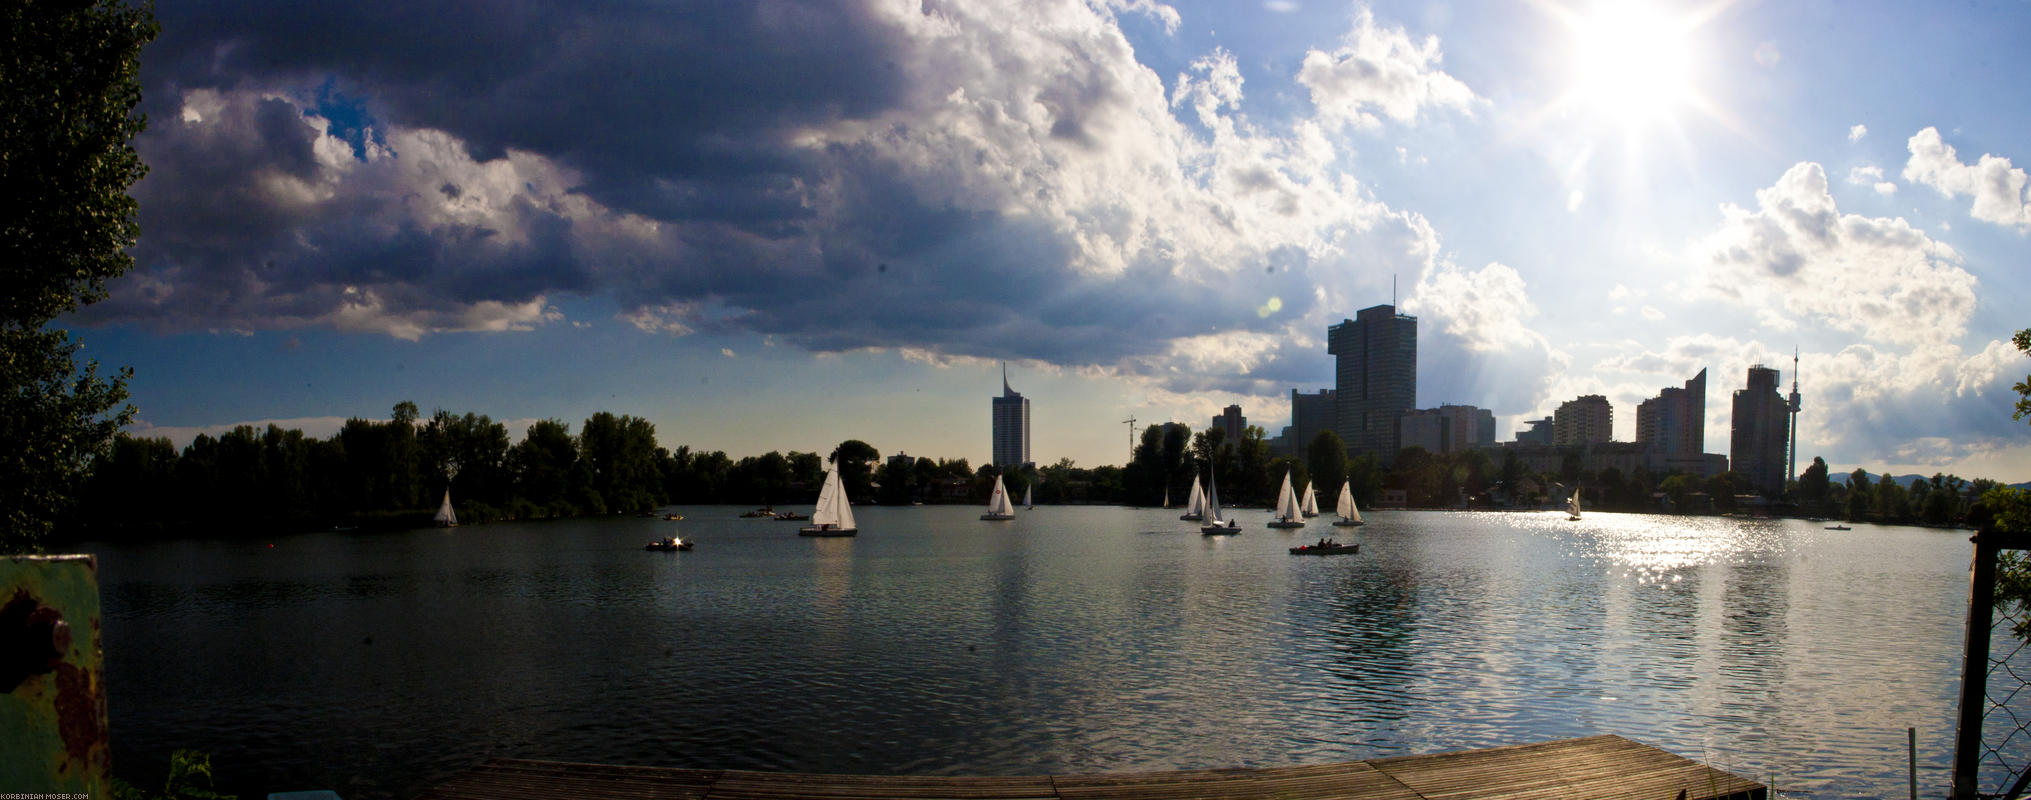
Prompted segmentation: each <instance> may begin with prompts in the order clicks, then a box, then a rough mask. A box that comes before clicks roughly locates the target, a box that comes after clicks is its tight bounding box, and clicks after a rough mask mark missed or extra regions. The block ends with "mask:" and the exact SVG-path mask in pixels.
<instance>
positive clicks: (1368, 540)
mask: <svg viewBox="0 0 2031 800" xmlns="http://www.w3.org/2000/svg"><path fill="white" fill-rule="evenodd" d="M683 511H684V512H685V513H686V514H687V515H688V516H689V519H687V520H686V521H684V522H681V523H672V522H663V521H660V520H647V519H614V520H598V521H566V522H549V523H516V524H499V525H484V526H471V527H465V528H459V529H455V530H451V531H436V530H429V531H413V532H405V533H389V534H357V533H354V534H336V533H334V534H311V535H302V536H291V537H284V538H277V539H274V540H272V545H273V546H272V547H271V546H270V544H271V542H270V541H267V540H264V541H259V542H238V541H234V542H222V541H180V542H169V543H162V544H149V545H105V546H94V547H92V548H89V549H91V550H93V551H95V552H97V553H98V554H99V555H100V559H101V561H100V564H101V567H100V579H101V582H102V592H103V597H104V605H105V612H104V615H105V621H104V643H105V651H106V660H107V664H108V686H109V705H110V716H111V721H112V726H113V747H114V759H115V760H114V765H115V770H116V772H118V773H120V774H123V775H129V776H130V777H141V778H144V779H147V778H148V776H150V775H156V776H159V771H160V770H161V769H162V766H161V764H162V763H163V762H164V761H165V760H166V758H167V755H168V753H169V751H170V750H173V749H176V748H182V747H190V748H196V749H200V750H205V751H209V752H211V753H212V754H214V757H215V765H216V768H217V770H218V772H220V773H221V774H223V775H224V776H226V778H227V779H228V780H229V781H231V782H232V783H233V784H235V786H234V788H237V789H242V790H245V791H249V792H252V791H280V790H287V789H301V788H331V789H336V790H338V791H339V792H340V793H341V794H343V795H344V796H345V797H347V798H349V800H353V799H355V798H366V797H411V796H414V795H415V794H417V793H418V792H421V791H422V790H423V789H424V788H427V787H428V786H430V785H433V784H435V783H437V782H441V781H443V780H445V779H447V778H449V777H451V776H452V775H453V774H455V773H456V772H458V771H459V770H462V769H465V768H467V767H470V766H472V765H474V764H476V763H478V762H479V761H480V760H482V759H484V758H487V757H490V756H507V757H520V758H541V759H556V760H567V761H595V762H605V763H623V764H642V765H658V766H672V767H697V768H721V767H724V768H738V769H761V770H795V771H807V772H856V773H888V774H925V775H953V774H1011V775H1012V774H1046V773H1058V772H1093V771H1116V770H1150V769H1169V768H1198V767H1220V766H1271V765H1286V764H1303V763H1318V762H1325V761H1337V760H1348V759H1364V758H1373V757H1379V756H1390V755H1402V754H1410V753H1425V752H1435V751H1441V750H1451V749H1460V748H1471V747H1485V746H1495V745H1505V744H1516V743H1522V742H1530V741H1540V740H1545V739H1554V738H1565V737H1573V736H1586V735H1592V734H1597V733H1617V734H1621V735H1623V736H1627V737H1629V738H1632V739H1636V740H1638V741H1642V742H1646V743H1649V744H1653V745H1656V746H1659V747H1663V748H1666V749H1668V750H1672V751H1674V752H1677V753H1679V754H1681V755H1685V756H1688V757H1691V758H1694V759H1700V760H1704V761H1708V762H1710V763H1713V764H1714V765H1716V766H1719V767H1722V768H1726V769H1730V770H1732V771H1735V772H1738V773H1741V774H1744V775H1747V776H1750V777H1752V778H1756V779H1759V780H1765V781H1768V782H1772V783H1774V784H1776V785H1777V786H1778V787H1779V788H1780V789H1781V790H1783V791H1784V793H1785V794H1786V795H1787V796H1796V797H1887V796H1892V795H1897V796H1901V795H1902V794H1903V793H1904V792H1905V788H1904V787H1905V769H1906V757H1905V747H1906V745H1905V728H1906V727H1915V728H1917V729H1918V744H1919V750H1918V756H1919V764H1920V777H1919V779H1920V782H1921V787H1938V788H1939V791H1933V792H1929V793H1930V794H1941V793H1943V792H1944V784H1945V782H1946V771H1945V767H1946V765H1947V764H1948V761H1949V757H1950V751H1951V743H1952V735H1953V713H1954V703H1955V699H1956V693H1957V691H1958V686H1959V672H1958V670H1959V652H1960V646H1961V626H1962V616H1963V613H1964V609H1963V604H1964V603H1965V602H1966V586H1967V564H1968V559H1969V555H1970V546H1969V544H1968V542H1967V534H1966V533H1965V532H1953V531H1933V530H1922V529H1912V528H1875V527H1870V526H1856V528H1855V530H1853V531H1843V532H1836V531H1825V530H1822V529H1821V527H1820V526H1818V525H1814V524H1810V523H1804V522H1749V521H1737V520H1722V519H1709V518H1674V517H1655V516H1640V515H1618V514H1590V515H1589V516H1588V518H1587V520H1586V521H1584V522H1578V523H1572V522H1567V521H1566V520H1565V516H1564V515H1563V514H1561V513H1552V512H1544V513H1518V514H1479V513H1427V512H1397V513H1390V512H1381V513H1376V514H1372V515H1371V517H1370V524H1369V525H1368V526H1367V527H1366V528H1363V529H1359V530H1360V533H1359V534H1358V536H1359V537H1360V539H1361V540H1362V542H1363V547H1362V550H1361V552H1360V554H1358V555H1354V556H1334V557H1321V558H1311V557H1306V558H1299V557H1293V556H1290V555H1289V554H1288V553H1287V552H1286V548H1288V547H1290V546H1291V545H1292V544H1295V543H1301V542H1306V541H1311V540H1313V539H1316V538H1318V537H1320V536H1325V535H1331V534H1333V533H1343V534H1344V530H1345V529H1334V528H1331V527H1329V526H1327V525H1325V524H1323V523H1322V522H1318V523H1315V524H1314V525H1312V526H1311V527H1309V528H1307V529H1305V530H1302V531H1298V532H1295V533H1285V532H1280V531H1271V530H1267V529H1264V528H1262V527H1260V526H1261V523H1262V522H1264V521H1266V517H1267V515H1259V514H1254V513H1247V512H1245V513H1243V514H1242V517H1243V519H1244V520H1246V521H1247V524H1249V525H1250V526H1251V527H1249V528H1248V529H1247V530H1246V533H1244V534H1243V535H1241V536H1237V537H1231V538H1228V537H1210V538H1209V537H1202V536H1199V535H1198V533H1197V530H1196V528H1195V527H1193V526H1192V525H1191V524H1189V523H1183V522H1179V521H1178V520H1177V519H1176V515H1175V514H1174V513H1171V512H1166V511H1162V510H1157V509H1148V510H1140V509H1124V508H1099V507H1091V508H1080V507H1043V508H1038V509H1036V510H1035V511H1030V512H1022V513H1020V514H1019V516H1018V518H1017V519H1016V520H1015V521H1013V522H1003V523H988V522H981V521H979V520H977V519H976V517H977V516H978V514H979V509H975V508H957V507H921V508H864V509H856V511H855V513H856V515H857V516H858V517H859V520H860V524H861V529H862V534H861V536H860V537H859V538H857V539H807V538H800V537H798V536H796V531H795V525H793V524H792V523H783V522H773V521H759V520H744V519H737V518H735V515H736V513H737V510H736V509H727V508H691V509H683ZM1258 517H1260V518H1258ZM673 530H677V531H681V532H682V533H683V534H684V535H685V536H687V537H690V538H693V539H695V540H697V541H698V548H697V549H696V550H695V551H692V552H688V553H652V552H645V551H643V550H642V549H641V544H642V543H643V542H645V541H647V540H649V539H650V538H652V537H656V536H663V535H668V534H669V533H671V532H672V531H673ZM1343 538H1345V537H1344V535H1343Z"/></svg>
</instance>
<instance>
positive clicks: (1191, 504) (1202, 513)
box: [1178, 475, 1219, 522]
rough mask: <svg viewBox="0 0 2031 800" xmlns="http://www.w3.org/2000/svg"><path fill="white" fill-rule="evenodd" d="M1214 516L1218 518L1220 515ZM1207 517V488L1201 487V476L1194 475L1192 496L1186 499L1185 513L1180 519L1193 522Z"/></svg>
mask: <svg viewBox="0 0 2031 800" xmlns="http://www.w3.org/2000/svg"><path fill="white" fill-rule="evenodd" d="M1214 517H1215V518H1216V519H1217V518H1218V517H1219V515H1217V514H1216V515H1214ZM1205 518H1206V492H1205V490H1202V489H1200V488H1199V476H1198V475H1193V476H1192V496H1191V497H1190V498H1189V499H1187V500H1185V513H1184V514H1183V515H1182V516H1180V517H1178V519H1187V520H1191V521H1193V522H1198V521H1199V520H1202V519H1205Z"/></svg>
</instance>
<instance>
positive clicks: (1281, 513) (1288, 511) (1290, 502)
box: [1276, 472, 1298, 521]
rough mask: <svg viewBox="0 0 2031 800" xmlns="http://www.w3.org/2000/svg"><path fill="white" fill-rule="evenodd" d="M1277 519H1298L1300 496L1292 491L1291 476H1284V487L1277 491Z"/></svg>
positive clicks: (1287, 473) (1285, 474)
mask: <svg viewBox="0 0 2031 800" xmlns="http://www.w3.org/2000/svg"><path fill="white" fill-rule="evenodd" d="M1276 518H1277V519H1280V520H1286V521H1288V520H1293V519H1297V518H1298V496H1297V493H1296V492H1293V491H1291V474H1290V473H1289V472H1285V473H1284V474H1283V486H1282V488H1279V489H1277V490H1276Z"/></svg>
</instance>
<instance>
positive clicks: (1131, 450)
mask: <svg viewBox="0 0 2031 800" xmlns="http://www.w3.org/2000/svg"><path fill="white" fill-rule="evenodd" d="M1121 424H1123V425H1127V426H1128V460H1129V461H1134V460H1135V415H1134V414H1130V415H1128V419H1125V420H1122V421H1121Z"/></svg>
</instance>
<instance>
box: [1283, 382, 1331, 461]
mask: <svg viewBox="0 0 2031 800" xmlns="http://www.w3.org/2000/svg"><path fill="white" fill-rule="evenodd" d="M1333 405H1334V398H1333V390H1331V389H1320V390H1319V391H1318V393H1316V394H1304V393H1302V392H1299V391H1298V390H1296V389H1292V390H1291V426H1290V429H1289V433H1287V434H1285V438H1287V439H1289V440H1290V441H1288V442H1286V443H1285V444H1286V446H1288V447H1290V448H1291V451H1292V452H1294V453H1297V454H1298V455H1304V454H1305V453H1307V452H1310V451H1309V450H1307V449H1306V448H1309V447H1311V446H1312V438H1313V437H1316V436H1318V435H1319V432H1320V431H1332V432H1333V434H1334V435H1335V436H1337V435H1339V433H1340V429H1339V426H1337V425H1334V424H1333V419H1334V418H1335V417H1336V416H1338V415H1337V414H1335V413H1334V408H1333ZM1342 444H1345V442H1342Z"/></svg>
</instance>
